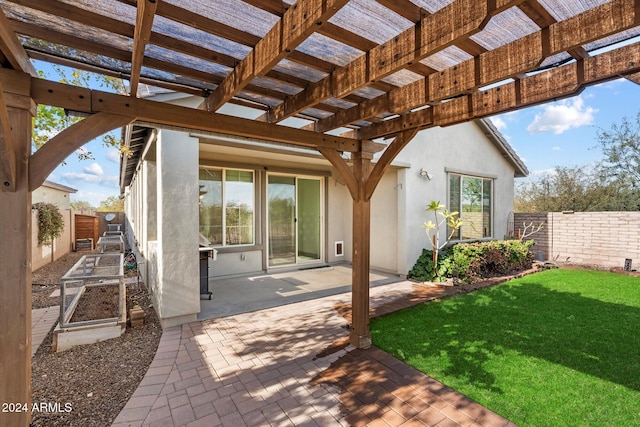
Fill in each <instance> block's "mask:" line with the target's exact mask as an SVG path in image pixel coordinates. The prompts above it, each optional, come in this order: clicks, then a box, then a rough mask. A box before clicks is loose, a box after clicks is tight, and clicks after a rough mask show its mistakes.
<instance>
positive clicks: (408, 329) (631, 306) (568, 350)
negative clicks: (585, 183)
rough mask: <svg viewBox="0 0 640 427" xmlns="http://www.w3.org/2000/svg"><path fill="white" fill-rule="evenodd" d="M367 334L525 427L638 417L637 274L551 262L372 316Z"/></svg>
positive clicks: (630, 422) (626, 422) (629, 421)
mask: <svg viewBox="0 0 640 427" xmlns="http://www.w3.org/2000/svg"><path fill="white" fill-rule="evenodd" d="M371 333H372V336H373V343H374V344H375V345H376V346H378V347H380V348H382V349H383V350H385V351H387V352H389V353H391V354H393V355H394V356H396V357H398V358H400V359H402V360H404V361H406V362H407V363H408V364H410V365H412V366H414V367H415V368H417V369H419V370H420V371H422V372H424V373H425V374H427V375H429V376H431V377H433V378H435V379H437V380H439V381H441V382H442V383H444V384H446V385H448V386H449V387H451V388H453V389H455V390H457V391H459V392H460V393H462V394H464V395H466V396H468V397H470V398H472V399H474V400H475V401H477V402H479V403H480V404H482V405H485V406H487V407H488V408H490V409H492V410H493V411H495V412H497V413H498V414H500V415H502V416H504V417H506V418H508V419H509V420H511V421H513V422H514V423H516V424H518V425H520V426H536V427H537V426H605V425H606V426H638V425H640V278H634V277H628V276H623V275H616V274H612V273H608V272H601V271H581V270H562V269H560V270H549V271H545V272H541V273H537V274H534V275H530V276H526V277H524V278H521V279H517V280H513V281H511V282H508V283H505V284H503V285H499V286H495V287H492V288H487V289H484V290H480V291H477V292H473V293H469V294H465V295H458V296H455V297H451V298H447V299H444V300H441V301H437V302H432V303H428V304H422V305H420V306H417V307H414V308H410V309H406V310H402V311H399V312H397V313H394V314H391V315H388V316H384V317H381V318H376V319H372V321H371Z"/></svg>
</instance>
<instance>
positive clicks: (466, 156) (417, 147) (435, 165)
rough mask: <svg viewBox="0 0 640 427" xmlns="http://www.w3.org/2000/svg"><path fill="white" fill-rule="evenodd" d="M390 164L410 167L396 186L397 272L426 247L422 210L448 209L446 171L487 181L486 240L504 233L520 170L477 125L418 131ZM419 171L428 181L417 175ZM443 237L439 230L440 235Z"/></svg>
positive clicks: (402, 271)
mask: <svg viewBox="0 0 640 427" xmlns="http://www.w3.org/2000/svg"><path fill="white" fill-rule="evenodd" d="M396 161H397V162H403V163H406V164H408V165H410V166H409V167H408V168H406V169H405V170H404V172H403V174H402V176H403V179H402V180H401V182H402V184H403V185H402V188H399V191H400V192H401V193H402V194H403V196H402V197H403V198H402V200H403V202H402V203H400V205H401V206H403V209H405V212H404V214H403V215H402V217H403V218H404V221H403V222H402V223H401V224H400V227H401V228H404V230H402V231H401V232H400V233H399V235H398V240H399V244H398V245H399V247H404V248H406V254H405V255H404V257H403V259H401V260H399V261H398V273H399V274H406V273H407V272H408V271H409V269H411V267H412V266H413V265H414V264H415V261H416V259H417V258H418V256H419V255H420V253H421V252H422V248H427V249H431V245H430V243H429V242H428V239H427V235H426V233H425V229H424V228H422V227H421V226H422V225H423V224H424V223H425V222H426V221H427V220H429V219H432V220H433V217H432V216H431V215H432V214H428V213H427V212H426V211H425V208H426V206H427V205H428V204H429V203H430V201H431V200H436V201H440V202H441V203H443V204H445V205H447V206H448V201H447V200H448V191H449V184H448V182H449V180H448V174H449V173H460V174H463V175H468V176H474V177H481V178H489V179H492V180H493V207H492V226H493V227H492V228H493V232H492V236H491V238H493V239H502V238H504V236H505V235H506V234H507V222H508V218H509V214H510V213H511V212H513V197H514V177H515V176H517V175H523V174H524V173H526V169H525V170H524V171H516V168H515V167H514V165H513V162H512V161H509V160H508V159H507V158H505V154H504V153H503V152H501V151H499V150H498V148H496V145H495V143H492V142H490V141H489V139H488V138H487V136H486V134H485V132H484V131H483V129H482V128H481V126H480V125H479V124H478V123H477V122H468V123H463V124H459V125H456V126H451V127H447V128H440V127H436V128H431V129H428V130H426V131H422V132H420V133H418V135H416V137H415V138H414V139H413V140H412V141H411V142H410V143H409V144H408V145H407V146H406V147H405V148H404V150H402V152H400V154H399V155H398V157H397V158H396ZM422 169H424V170H425V171H427V172H428V173H429V174H430V175H432V176H433V177H432V178H431V179H428V178H426V177H424V176H421V175H420V170H422ZM444 233H446V231H445V229H444V227H443V229H442V233H441V235H442V234H444ZM372 244H373V242H372Z"/></svg>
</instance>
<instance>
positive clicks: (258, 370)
mask: <svg viewBox="0 0 640 427" xmlns="http://www.w3.org/2000/svg"><path fill="white" fill-rule="evenodd" d="M455 290H456V288H451V287H449V288H447V287H440V286H436V287H429V286H416V285H415V284H413V283H411V282H406V281H405V282H400V283H395V284H391V285H385V286H380V287H377V288H372V289H371V306H372V308H374V311H375V310H378V312H383V311H391V310H394V309H396V308H398V307H400V306H405V305H410V304H416V303H418V302H420V301H421V300H424V299H428V298H433V297H438V296H442V295H444V294H447V293H451V292H454V291H455ZM350 299H351V294H349V293H347V294H341V295H337V296H331V297H325V298H321V299H317V300H313V301H306V302H301V303H296V304H291V305H287V306H282V307H277V308H270V309H266V310H262V311H257V312H253V313H246V314H239V315H235V316H230V317H225V318H219V319H211V320H207V321H202V322H195V323H191V324H187V325H182V326H179V327H174V328H169V329H165V330H164V332H163V335H162V340H161V342H160V345H159V347H158V351H157V353H156V356H155V359H154V361H153V363H152V364H151V366H150V368H149V370H148V372H147V374H146V376H145V377H144V379H143V380H142V382H141V383H140V386H139V387H138V389H137V390H136V391H135V393H134V394H133V396H132V398H131V399H130V400H129V402H128V403H127V405H126V406H125V408H124V409H123V410H122V412H121V413H120V414H119V416H118V417H117V419H116V420H115V422H114V424H113V425H114V426H116V427H121V426H142V425H144V426H183V425H186V426H218V425H222V426H233V427H240V426H249V427H253V426H276V425H277V426H290V425H296V426H340V425H342V426H346V425H354V426H364V425H370V426H383V425H384V426H386V425H403V426H424V425H428V426H443V427H444V426H513V424H511V423H510V422H509V421H508V420H506V419H504V418H502V417H500V416H498V415H496V414H495V413H493V412H491V411H489V410H488V409H486V408H484V407H482V406H480V405H479V404H477V403H475V402H473V401H471V400H470V399H468V398H466V397H464V396H462V395H460V394H458V393H456V392H454V391H453V390H451V389H449V388H447V387H445V386H444V385H442V384H440V383H438V382H437V381H435V380H433V379H431V378H429V377H427V376H426V375H424V374H422V373H420V372H418V371H416V370H415V369H413V368H410V367H408V366H407V365H405V364H404V363H402V362H400V361H399V360H397V359H395V358H393V357H391V356H389V355H388V354H386V353H384V352H382V351H381V350H378V349H376V348H371V349H367V350H356V349H353V348H352V347H350V346H347V339H346V337H347V331H346V330H345V328H344V326H345V324H346V322H347V321H346V320H345V317H343V316H342V315H341V314H340V313H342V314H346V315H348V312H349V309H348V306H349V303H350Z"/></svg>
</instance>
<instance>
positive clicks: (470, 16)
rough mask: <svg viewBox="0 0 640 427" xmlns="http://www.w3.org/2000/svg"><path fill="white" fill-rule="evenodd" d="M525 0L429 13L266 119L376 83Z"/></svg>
mask: <svg viewBox="0 0 640 427" xmlns="http://www.w3.org/2000/svg"><path fill="white" fill-rule="evenodd" d="M522 1H524V0H511V1H509V0H502V1H498V2H496V1H477V0H455V1H454V2H453V3H450V4H449V5H447V6H445V7H444V8H442V9H440V10H438V11H437V12H436V13H434V14H431V15H426V16H424V17H422V19H421V20H420V21H419V22H418V23H417V24H416V25H415V26H413V27H411V28H409V29H407V30H405V31H403V32H402V33H400V34H399V35H398V36H396V37H394V38H393V39H391V40H389V41H387V42H385V43H383V44H380V45H378V46H376V47H374V48H372V49H370V50H369V51H368V52H367V53H366V54H365V55H362V56H360V57H358V58H357V59H355V60H354V61H352V62H350V63H349V64H347V65H346V66H344V67H341V68H338V69H336V70H335V71H333V72H332V73H331V74H330V75H329V76H327V77H325V78H324V79H322V80H320V81H318V82H316V83H314V84H312V85H310V86H309V88H308V89H306V90H305V91H303V92H300V93H298V94H296V95H295V96H292V97H290V98H288V99H287V100H286V101H285V102H283V103H281V104H279V105H277V106H275V107H273V108H272V109H271V110H270V111H269V112H268V114H267V115H266V120H267V121H269V122H271V123H275V122H279V121H282V120H284V119H286V118H287V117H290V116H292V115H294V114H296V113H299V112H300V111H302V110H305V109H306V108H309V107H311V106H313V105H315V104H317V103H318V102H321V101H324V100H325V99H327V98H330V97H335V98H342V97H343V96H345V95H347V94H349V93H351V92H353V91H355V90H357V89H359V88H361V87H363V86H366V85H368V84H370V83H371V82H375V81H378V80H380V79H382V78H384V77H386V76H388V75H390V74H393V73H395V72H397V71H399V70H401V69H403V68H406V67H408V66H410V65H413V63H414V62H417V61H419V60H421V59H423V58H426V57H427V56H430V55H433V54H434V53H436V52H439V51H441V50H443V49H446V48H447V47H449V46H451V45H453V44H455V43H457V42H459V41H461V40H464V39H466V38H468V37H469V36H471V35H473V34H475V33H477V32H479V31H481V30H482V28H483V27H484V26H485V25H486V23H487V22H488V21H489V19H491V17H492V16H493V15H495V14H497V13H499V12H501V11H503V10H505V9H507V8H509V7H511V6H515V5H517V4H519V3H521V2H522Z"/></svg>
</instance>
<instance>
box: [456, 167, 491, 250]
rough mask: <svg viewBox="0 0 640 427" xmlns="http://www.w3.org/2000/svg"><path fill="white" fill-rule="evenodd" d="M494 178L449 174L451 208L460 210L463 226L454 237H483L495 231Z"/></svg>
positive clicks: (463, 238) (464, 238)
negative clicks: (493, 222)
mask: <svg viewBox="0 0 640 427" xmlns="http://www.w3.org/2000/svg"><path fill="white" fill-rule="evenodd" d="M492 186H493V180H491V179H487V178H477V177H472V176H465V175H457V174H449V210H450V211H452V212H453V211H458V212H460V219H462V227H460V229H459V230H458V233H457V236H456V235H454V238H457V239H460V240H468V239H482V238H483V237H491V236H492V233H493V229H492V228H493V227H492V220H491V211H492V205H493V201H492V199H493V195H492Z"/></svg>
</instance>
